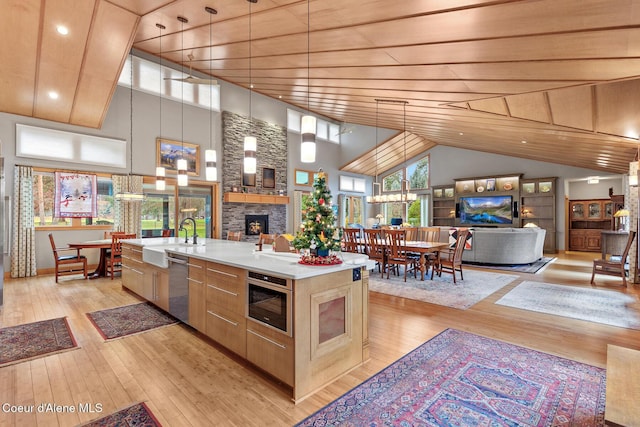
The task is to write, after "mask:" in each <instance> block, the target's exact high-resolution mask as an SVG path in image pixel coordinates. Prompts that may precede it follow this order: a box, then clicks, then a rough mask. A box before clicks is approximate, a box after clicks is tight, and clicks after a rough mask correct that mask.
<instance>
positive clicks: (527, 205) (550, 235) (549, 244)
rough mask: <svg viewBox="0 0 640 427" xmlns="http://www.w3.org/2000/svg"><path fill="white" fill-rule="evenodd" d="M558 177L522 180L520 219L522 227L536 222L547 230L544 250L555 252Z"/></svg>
mask: <svg viewBox="0 0 640 427" xmlns="http://www.w3.org/2000/svg"><path fill="white" fill-rule="evenodd" d="M556 181H557V178H556V177H552V178H535V179H523V180H521V181H520V207H519V210H520V212H519V213H520V219H521V224H522V227H524V226H526V225H527V224H535V225H537V226H538V227H540V228H543V229H545V230H546V234H545V239H544V252H547V253H555V252H556V251H557V244H556Z"/></svg>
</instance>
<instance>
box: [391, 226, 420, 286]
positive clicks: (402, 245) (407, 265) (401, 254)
mask: <svg viewBox="0 0 640 427" xmlns="http://www.w3.org/2000/svg"><path fill="white" fill-rule="evenodd" d="M384 236H385V243H386V244H385V246H386V249H387V262H386V263H387V279H388V278H389V270H390V269H391V267H392V266H394V265H395V266H398V267H400V266H401V265H402V266H404V281H405V282H406V281H407V272H408V271H413V276H414V277H417V269H418V259H417V258H415V257H414V256H412V255H411V254H410V253H409V252H408V251H407V232H406V230H386V231H385V232H384Z"/></svg>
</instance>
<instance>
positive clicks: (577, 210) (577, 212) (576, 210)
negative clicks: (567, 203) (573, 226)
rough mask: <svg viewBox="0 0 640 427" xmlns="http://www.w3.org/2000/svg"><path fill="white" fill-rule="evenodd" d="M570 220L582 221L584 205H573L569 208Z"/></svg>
mask: <svg viewBox="0 0 640 427" xmlns="http://www.w3.org/2000/svg"><path fill="white" fill-rule="evenodd" d="M571 218H572V219H584V203H574V204H573V205H572V206H571Z"/></svg>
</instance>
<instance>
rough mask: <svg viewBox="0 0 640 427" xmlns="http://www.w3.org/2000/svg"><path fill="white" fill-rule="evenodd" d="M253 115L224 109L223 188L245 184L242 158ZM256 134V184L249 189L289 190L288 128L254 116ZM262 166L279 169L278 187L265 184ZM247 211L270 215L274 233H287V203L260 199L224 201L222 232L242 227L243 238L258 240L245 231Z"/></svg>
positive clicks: (240, 186) (264, 192) (239, 229)
mask: <svg viewBox="0 0 640 427" xmlns="http://www.w3.org/2000/svg"><path fill="white" fill-rule="evenodd" d="M249 125H250V123H249V117H245V116H242V115H239V114H235V113H231V112H229V111H223V112H222V151H223V162H222V163H223V165H222V191H223V192H229V191H231V189H232V187H238V188H242V176H241V173H242V161H243V158H244V136H245V135H246V134H247V131H248V129H249ZM252 129H253V132H252V134H253V135H254V136H256V137H257V139H258V149H257V152H256V157H257V160H258V167H257V174H256V186H255V187H246V188H247V191H248V192H249V193H254V194H256V193H257V194H270V193H272V194H273V193H276V194H277V192H278V190H284V193H285V194H287V130H286V128H284V127H282V126H278V125H274V124H271V123H266V122H263V121H261V120H256V119H255V118H254V119H253V120H252ZM262 168H273V169H275V171H276V177H275V182H276V188H267V189H263V188H262ZM245 215H268V216H269V232H270V233H278V234H281V233H286V231H287V205H275V204H260V203H230V202H223V203H222V234H221V237H222V238H223V239H224V238H226V236H227V231H242V233H243V240H245V241H250V242H252V241H256V242H257V241H258V236H247V235H246V233H245Z"/></svg>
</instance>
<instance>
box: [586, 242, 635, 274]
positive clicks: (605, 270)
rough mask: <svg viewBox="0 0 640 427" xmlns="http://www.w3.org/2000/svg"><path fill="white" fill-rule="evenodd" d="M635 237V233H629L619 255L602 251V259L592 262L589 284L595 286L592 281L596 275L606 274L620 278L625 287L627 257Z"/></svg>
mask: <svg viewBox="0 0 640 427" xmlns="http://www.w3.org/2000/svg"><path fill="white" fill-rule="evenodd" d="M635 237H636V232H635V231H629V237H628V239H627V244H626V245H625V247H624V250H623V251H622V253H621V254H608V253H606V252H608V251H607V250H605V249H603V250H602V257H601V258H597V259H594V260H593V270H592V272H591V284H592V285H595V283H594V281H593V279H594V277H595V275H596V274H606V275H609V276H618V277H621V278H622V284H623V285H624V286H627V271H628V265H629V264H628V262H627V257H628V255H629V251H630V249H631V244H632V243H633V239H634V238H635Z"/></svg>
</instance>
